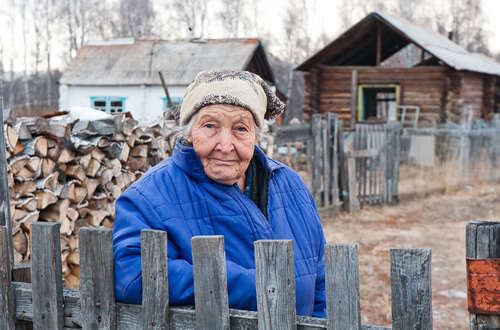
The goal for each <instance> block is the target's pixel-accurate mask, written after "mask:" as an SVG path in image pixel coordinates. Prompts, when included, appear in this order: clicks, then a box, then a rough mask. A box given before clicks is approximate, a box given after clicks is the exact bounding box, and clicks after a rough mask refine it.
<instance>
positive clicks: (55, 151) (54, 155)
mask: <svg viewBox="0 0 500 330" xmlns="http://www.w3.org/2000/svg"><path fill="white" fill-rule="evenodd" d="M60 153H61V148H59V146H58V145H56V146H55V147H52V148H49V149H48V150H47V157H49V158H50V159H52V160H55V161H57V160H58V158H59V154H60Z"/></svg>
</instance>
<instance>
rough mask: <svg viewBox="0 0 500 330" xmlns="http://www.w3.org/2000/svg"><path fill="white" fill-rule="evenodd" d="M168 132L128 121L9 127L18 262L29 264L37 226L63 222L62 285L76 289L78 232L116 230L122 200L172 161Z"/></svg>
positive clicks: (39, 121)
mask: <svg viewBox="0 0 500 330" xmlns="http://www.w3.org/2000/svg"><path fill="white" fill-rule="evenodd" d="M171 127H172V126H171V125H165V126H163V127H161V126H160V125H156V126H154V127H141V126H139V125H138V123H137V122H136V121H135V120H133V119H132V118H126V117H125V116H114V117H113V118H111V119H105V120H98V121H74V120H73V121H72V120H70V119H69V118H66V119H65V118H62V119H55V118H52V119H45V118H35V117H30V118H18V119H17V120H16V121H15V122H13V123H7V124H5V126H4V129H5V137H6V139H5V141H6V147H7V150H6V157H7V172H8V182H9V190H10V200H11V205H10V207H11V214H12V219H13V227H12V229H13V243H14V258H15V262H16V263H22V262H29V260H30V246H31V232H30V230H31V224H32V223H33V222H36V221H50V222H58V223H60V225H61V250H62V265H63V270H62V271H63V277H64V280H65V286H66V287H70V288H77V287H78V286H79V277H80V276H79V273H80V267H79V253H78V236H77V233H78V229H79V228H80V227H83V226H93V227H107V228H112V227H113V217H114V212H115V210H114V207H115V201H116V199H117V198H118V196H120V194H121V193H122V192H123V191H124V190H125V189H126V188H127V187H128V186H129V185H130V184H131V183H132V182H134V181H135V180H137V179H138V178H139V177H140V176H141V175H142V174H143V173H144V172H145V171H147V170H148V169H149V168H150V167H152V166H154V165H155V164H157V163H159V162H160V161H162V160H163V159H165V158H167V157H169V156H170V153H171V151H172V148H173V136H172V135H173V134H172V133H173V131H172V129H171Z"/></svg>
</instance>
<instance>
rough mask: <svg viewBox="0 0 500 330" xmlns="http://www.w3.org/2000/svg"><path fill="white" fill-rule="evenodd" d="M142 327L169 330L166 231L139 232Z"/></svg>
mask: <svg viewBox="0 0 500 330" xmlns="http://www.w3.org/2000/svg"><path fill="white" fill-rule="evenodd" d="M141 269H142V317H143V322H142V328H143V329H158V330H168V328H169V326H168V268H167V232H165V231H161V230H149V229H143V230H142V231H141Z"/></svg>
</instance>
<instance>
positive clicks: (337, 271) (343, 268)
mask: <svg viewBox="0 0 500 330" xmlns="http://www.w3.org/2000/svg"><path fill="white" fill-rule="evenodd" d="M325 275H326V306H327V307H326V311H327V315H328V330H359V329H361V313H360V305H359V266H358V247H357V246H356V245H355V244H332V245H330V244H328V245H327V246H326V247H325Z"/></svg>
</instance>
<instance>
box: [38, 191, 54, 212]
mask: <svg viewBox="0 0 500 330" xmlns="http://www.w3.org/2000/svg"><path fill="white" fill-rule="evenodd" d="M36 197H37V199H38V205H37V208H38V209H39V210H43V209H45V208H46V207H47V206H49V205H52V204H55V203H56V202H57V201H58V198H57V196H56V195H55V194H54V193H53V192H52V191H50V190H42V191H37V192H36Z"/></svg>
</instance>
